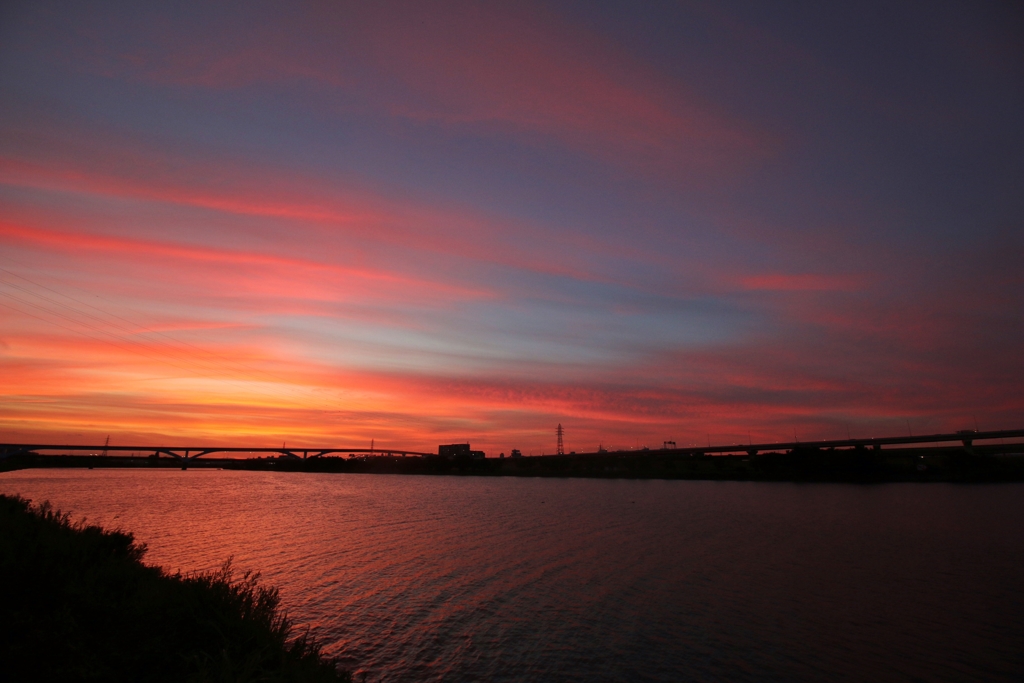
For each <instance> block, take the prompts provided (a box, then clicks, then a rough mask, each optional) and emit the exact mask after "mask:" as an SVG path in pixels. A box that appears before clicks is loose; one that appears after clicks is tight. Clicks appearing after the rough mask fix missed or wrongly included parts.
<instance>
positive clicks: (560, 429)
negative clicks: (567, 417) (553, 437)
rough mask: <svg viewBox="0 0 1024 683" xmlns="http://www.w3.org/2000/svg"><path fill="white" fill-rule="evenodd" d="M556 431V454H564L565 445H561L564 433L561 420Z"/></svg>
mask: <svg viewBox="0 0 1024 683" xmlns="http://www.w3.org/2000/svg"><path fill="white" fill-rule="evenodd" d="M557 433H558V454H559V455H565V446H563V445H562V434H563V433H564V431H563V430H562V423H561V422H559V423H558V430H557Z"/></svg>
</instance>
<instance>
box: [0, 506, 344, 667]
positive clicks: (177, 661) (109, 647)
mask: <svg viewBox="0 0 1024 683" xmlns="http://www.w3.org/2000/svg"><path fill="white" fill-rule="evenodd" d="M145 552H146V547H145V545H144V544H141V543H137V542H135V539H134V538H133V537H132V535H131V534H130V533H125V532H122V531H107V530H104V529H102V528H101V527H98V526H94V525H87V524H85V523H84V522H77V523H76V522H72V521H71V519H70V516H69V515H68V514H66V513H61V512H59V511H57V510H54V509H53V508H52V507H51V506H50V505H49V504H47V503H43V504H42V505H38V506H34V505H32V504H31V503H30V502H29V501H27V500H25V499H23V498H20V497H12V496H4V495H0V681H22V680H25V681H29V680H32V681H36V680H38V681H44V680H53V681H197V682H199V681H203V682H205V681H210V682H213V681H233V682H242V681H267V682H273V681H348V680H351V678H350V676H349V675H348V674H347V673H344V672H339V671H338V670H337V669H336V666H335V662H334V661H333V660H331V659H329V658H327V657H325V656H324V655H323V654H322V653H321V650H320V645H319V644H318V643H317V642H315V641H314V640H313V639H312V638H310V637H309V636H308V633H307V634H299V635H298V636H294V635H293V634H292V624H291V623H290V622H289V620H288V618H287V616H286V615H285V614H284V613H283V611H282V610H281V608H280V600H279V596H278V592H277V589H275V588H272V587H267V586H264V585H262V584H261V583H260V582H259V575H258V574H254V573H249V572H247V573H245V574H243V575H242V576H241V577H240V578H236V577H235V575H234V572H233V571H232V569H231V566H230V563H228V564H226V565H225V566H224V567H222V568H221V569H220V571H217V572H212V573H193V574H180V573H178V574H170V573H167V572H164V571H163V570H162V569H160V568H159V567H152V566H148V565H146V564H144V563H143V562H142V558H143V556H144V555H145Z"/></svg>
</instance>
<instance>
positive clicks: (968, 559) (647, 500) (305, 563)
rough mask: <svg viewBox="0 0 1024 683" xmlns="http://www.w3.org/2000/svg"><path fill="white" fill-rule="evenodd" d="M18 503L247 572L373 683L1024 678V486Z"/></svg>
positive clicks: (125, 473)
mask: <svg viewBox="0 0 1024 683" xmlns="http://www.w3.org/2000/svg"><path fill="white" fill-rule="evenodd" d="M0 492H2V493H20V494H22V495H24V496H26V497H29V498H32V499H33V500H36V501H42V500H50V501H51V502H53V503H54V504H55V505H57V506H59V507H60V508H61V509H64V510H69V511H71V512H72V513H74V515H75V516H76V517H78V518H81V517H87V518H88V519H89V520H90V521H91V522H96V523H100V524H103V525H104V526H108V527H121V528H124V529H127V530H130V531H133V532H134V533H135V535H136V537H137V538H138V539H140V540H142V541H144V542H146V543H147V544H148V546H149V553H148V555H147V559H148V561H149V562H151V563H155V564H159V565H162V566H164V567H167V568H169V569H181V570H184V571H189V570H194V569H200V570H203V569H211V568H215V567H218V566H220V564H221V563H222V562H223V561H224V560H225V559H227V558H229V557H233V558H234V564H235V566H237V567H239V568H243V569H245V568H252V569H259V570H261V571H262V573H263V577H264V578H265V579H266V580H267V581H268V582H270V583H272V584H274V585H277V586H279V587H280V588H281V593H282V597H283V601H284V603H285V605H286V606H287V608H288V610H289V613H290V614H291V616H292V617H293V619H294V620H295V621H297V622H298V623H301V624H311V625H312V628H313V631H314V633H315V634H316V635H317V636H318V637H319V638H320V639H321V640H322V641H323V642H325V643H326V644H327V645H328V647H327V649H328V651H330V652H332V653H337V654H340V655H341V656H342V657H343V660H344V662H345V663H346V665H347V666H349V667H350V668H352V669H353V670H355V671H357V672H359V674H362V673H366V674H367V680H368V681H375V680H387V681H441V680H444V681H483V680H486V681H685V680H695V681H722V680H726V681H772V680H777V681H817V680H823V679H830V680H851V681H867V680H890V681H921V680H925V681H971V680H994V681H999V680H1006V681H1009V680H1020V679H1021V677H1022V676H1024V591H1022V590H1021V579H1020V577H1021V574H1022V573H1024V572H1022V568H1024V485H1018V484H1001V485H991V486H963V485H943V484H927V485H921V484H887V485H879V486H852V485H831V484H778V483H747V482H695V481H628V480H593V479H523V478H512V477H509V478H475V477H465V478H462V477H415V476H397V475H353V474H308V473H279V472H237V471H215V470H189V471H184V472H183V471H180V470H164V469H160V470H27V471H19V472H10V473H6V474H2V475H0Z"/></svg>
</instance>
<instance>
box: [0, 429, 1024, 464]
mask: <svg viewBox="0 0 1024 683" xmlns="http://www.w3.org/2000/svg"><path fill="white" fill-rule="evenodd" d="M1022 438H1024V429H1004V430H998V431H987V432H981V431H976V430H973V429H967V430H961V431H958V432H950V433H946V434H927V435H922V436H884V437H871V438H866V439H854V438H849V439H831V440H825V441H783V442H775V443H757V444H753V443H750V444H727V445H721V446H711V445H708V446H691V447H687V448H672V449H661V450H658V451H655V452H658V453H663V454H671V455H690V456H694V455H727V454H731V453H745V454H747V455H750V456H754V455H757V454H758V453H768V452H778V451H791V450H796V449H824V450H827V449H834V448H871V449H874V450H881V449H882V447H883V446H909V445H924V444H941V443H960V444H963V446H964V448H967V449H970V448H971V447H972V445H973V444H974V443H975V442H977V441H991V440H994V439H1022ZM54 451H61V452H63V453H73V452H75V453H85V454H89V455H106V454H107V453H108V452H119V453H136V454H144V456H145V455H148V454H152V455H153V456H156V457H160V456H166V457H171V458H174V459H176V460H178V461H180V462H181V464H182V466H187V465H188V463H190V462H192V461H193V460H195V459H196V458H201V457H203V456H205V455H210V454H213V453H225V454H230V453H236V454H241V453H245V454H257V453H259V454H269V455H273V456H276V457H282V458H287V459H292V460H306V459H311V458H322V457H324V456H326V455H332V454H335V453H341V454H352V455H369V456H389V455H391V456H394V455H397V456H410V455H411V456H418V457H430V456H434V455H437V454H436V453H421V452H419V451H404V450H395V449H389V448H384V449H381V448H373V447H370V448H284V447H281V448H249V447H244V446H237V447H230V446H229V447H224V446H108V445H102V446H76V445H58V444H0V460H3V459H5V458H9V457H12V456H15V455H21V454H24V455H44V454H46V453H50V454H53V452H54ZM623 452H627V453H631V454H634V455H638V454H640V453H645V452H650V451H617V452H614V454H617V455H621V454H622V453H623ZM606 454H607V455H612V453H601V455H606ZM580 455H588V456H590V455H598V454H597V453H581V454H580ZM538 457H564V456H538Z"/></svg>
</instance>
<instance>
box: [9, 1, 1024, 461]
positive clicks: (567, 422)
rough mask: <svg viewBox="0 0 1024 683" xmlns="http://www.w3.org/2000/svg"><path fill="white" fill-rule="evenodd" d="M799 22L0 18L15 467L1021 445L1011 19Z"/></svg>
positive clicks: (931, 13) (1022, 164) (376, 10)
mask: <svg viewBox="0 0 1024 683" xmlns="http://www.w3.org/2000/svg"><path fill="white" fill-rule="evenodd" d="M784 4H785V8H782V7H780V6H779V5H778V4H777V3H755V2H751V3H745V2H706V3H704V2H692V3H691V2H678V3H673V2H647V3H630V2H618V3H616V2H594V1H587V2H548V3H539V4H529V3H525V2H516V3H475V2H465V3H458V2H455V3H411V2H407V3H390V2H352V3H349V2H321V3H316V2H313V3H305V2H288V3H285V2H278V3H261V2H252V3H238V4H223V5H216V4H213V3H207V2H196V3H189V2H181V3H178V2H166V3H140V2H125V3H114V2H110V3H96V4H92V3H48V2H42V1H32V2H21V3H19V2H7V3H4V4H3V5H0V441H2V442H23V441H46V442H56V443H96V442H98V443H102V441H103V439H104V438H106V436H107V435H110V438H111V443H112V444H122V445H134V444H161V443H162V444H167V443H185V442H190V443H202V444H218V445H226V444H229V443H231V444H244V445H254V446H255V445H265V446H276V445H279V444H280V443H282V442H287V443H288V444H289V445H290V446H292V445H294V446H297V447H300V446H303V445H308V446H335V447H349V446H364V445H368V444H369V442H370V440H371V439H374V440H375V443H376V445H377V446H378V447H389V446H390V447H394V448H406V449H410V450H436V447H437V444H439V443H448V442H454V441H469V442H471V443H472V444H473V446H474V448H482V449H484V450H486V451H487V452H488V455H497V454H498V453H499V452H502V451H503V452H506V453H507V452H508V451H509V449H511V448H520V449H522V451H523V452H524V453H531V452H532V453H541V452H548V453H550V452H552V451H553V450H554V447H555V426H556V424H558V423H561V424H563V425H564V426H565V430H566V448H567V450H579V451H585V450H586V451H589V450H595V449H596V448H597V446H598V445H599V444H601V445H603V446H605V447H606V448H636V447H642V446H644V445H647V446H650V447H652V448H657V447H660V446H661V444H662V442H663V441H665V440H674V441H676V442H677V443H678V444H679V445H681V446H682V445H684V444H690V443H705V442H707V441H708V440H710V441H712V442H715V443H728V442H736V441H747V440H748V439H751V440H753V441H755V442H756V441H765V440H776V439H780V440H789V439H792V438H793V437H794V436H796V437H798V438H800V439H801V440H811V439H817V438H839V437H846V436H847V434H850V435H852V436H872V435H875V436H883V435H889V434H895V435H898V434H905V433H906V432H907V431H908V430H912V431H913V432H914V433H933V432H938V431H943V430H953V429H963V428H967V427H970V428H974V427H975V425H977V426H978V427H980V428H981V429H1002V428H1019V427H1022V426H1024V392H1022V390H1021V387H1022V386H1024V9H1022V5H1020V4H1019V3H1016V2H1009V1H1007V2H997V1H993V2H983V1H981V2H979V1H976V2H964V3H961V4H956V3H934V2H921V3H906V2H892V1H884V2H877V3H871V2H856V3H848V4H847V6H845V7H844V6H842V5H839V4H838V3H821V2H807V3H802V4H801V3H784ZM837 5H838V6H837Z"/></svg>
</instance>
